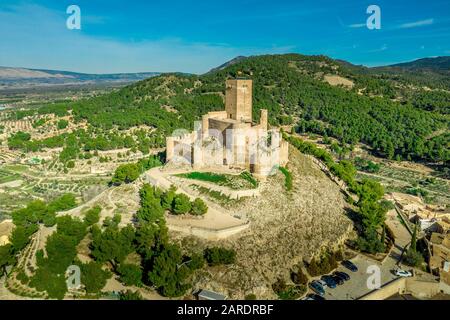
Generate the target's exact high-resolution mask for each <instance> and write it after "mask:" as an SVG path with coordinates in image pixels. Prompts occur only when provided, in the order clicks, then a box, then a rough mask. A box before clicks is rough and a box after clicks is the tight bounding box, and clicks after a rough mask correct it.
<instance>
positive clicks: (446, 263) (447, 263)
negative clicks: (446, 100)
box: [430, 232, 450, 286]
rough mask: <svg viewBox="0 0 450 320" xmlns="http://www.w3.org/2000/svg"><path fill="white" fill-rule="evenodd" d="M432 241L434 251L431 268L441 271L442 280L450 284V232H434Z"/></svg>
mask: <svg viewBox="0 0 450 320" xmlns="http://www.w3.org/2000/svg"><path fill="white" fill-rule="evenodd" d="M430 243H431V252H432V256H431V258H430V268H431V270H432V271H434V272H435V273H439V276H440V278H441V282H443V283H445V284H447V285H449V286H450V232H448V233H446V234H442V233H433V234H432V235H431V238H430Z"/></svg>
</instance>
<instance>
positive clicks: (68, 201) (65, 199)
mask: <svg viewBox="0 0 450 320" xmlns="http://www.w3.org/2000/svg"><path fill="white" fill-rule="evenodd" d="M76 206H77V199H76V198H75V195H73V194H72V193H66V194H63V195H62V196H61V197H59V198H57V199H55V200H53V201H52V202H50V203H49V205H48V207H49V209H50V210H51V211H54V212H59V211H67V210H70V209H72V208H75V207H76Z"/></svg>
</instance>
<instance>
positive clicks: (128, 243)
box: [91, 225, 135, 266]
mask: <svg viewBox="0 0 450 320" xmlns="http://www.w3.org/2000/svg"><path fill="white" fill-rule="evenodd" d="M91 230H92V243H91V254H92V256H93V257H94V258H95V259H96V261H98V262H107V261H109V262H110V263H111V264H112V265H114V266H115V265H117V264H120V263H121V262H123V261H124V260H125V258H126V257H127V255H129V254H130V253H132V252H133V251H134V241H135V230H134V228H133V227H132V226H131V225H128V226H126V227H125V228H123V229H121V230H119V229H118V227H116V226H110V227H107V228H106V229H105V230H104V231H103V232H102V231H101V230H100V229H99V228H98V227H97V226H96V225H94V226H92V228H91Z"/></svg>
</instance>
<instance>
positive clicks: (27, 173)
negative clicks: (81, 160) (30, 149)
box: [0, 165, 109, 214]
mask: <svg viewBox="0 0 450 320" xmlns="http://www.w3.org/2000/svg"><path fill="white" fill-rule="evenodd" d="M108 181H109V178H108V177H104V176H95V175H87V176H80V177H67V176H44V175H43V174H42V172H41V171H37V170H36V169H35V168H34V167H32V166H26V165H3V166H0V212H2V213H4V214H7V213H9V212H11V211H13V210H15V209H19V208H22V207H24V206H25V205H26V204H27V203H28V202H29V201H30V200H32V199H42V200H45V201H48V200H51V199H54V198H57V197H58V196H61V195H62V194H66V193H72V194H74V195H75V196H76V197H77V198H78V199H79V200H80V202H81V201H82V202H85V201H89V200H90V199H92V198H93V197H95V196H96V195H97V194H99V193H100V192H102V191H103V190H104V189H106V188H107V183H108Z"/></svg>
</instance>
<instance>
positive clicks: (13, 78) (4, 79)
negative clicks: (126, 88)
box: [0, 67, 160, 89]
mask: <svg viewBox="0 0 450 320" xmlns="http://www.w3.org/2000/svg"><path fill="white" fill-rule="evenodd" d="M157 75H160V73H158V72H142V73H117V74H85V73H76V72H68V71H59V70H44V69H25V68H8V67H0V89H2V88H7V89H12V88H32V87H38V86H58V85H69V84H70V85H74V84H79V85H80V84H105V83H116V82H121V83H130V82H136V81H139V80H144V79H147V78H150V77H154V76H157Z"/></svg>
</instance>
